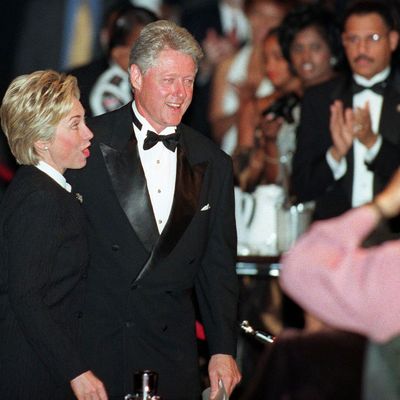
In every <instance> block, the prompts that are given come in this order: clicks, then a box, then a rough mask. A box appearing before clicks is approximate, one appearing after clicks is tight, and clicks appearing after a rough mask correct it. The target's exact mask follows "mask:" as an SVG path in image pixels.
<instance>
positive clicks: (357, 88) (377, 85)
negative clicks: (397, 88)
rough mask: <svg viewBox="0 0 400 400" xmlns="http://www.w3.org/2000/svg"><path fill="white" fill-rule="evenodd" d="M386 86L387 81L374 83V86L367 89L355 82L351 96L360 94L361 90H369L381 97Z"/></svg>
mask: <svg viewBox="0 0 400 400" xmlns="http://www.w3.org/2000/svg"><path fill="white" fill-rule="evenodd" d="M386 86H387V81H382V82H378V83H375V85H372V86H369V87H368V86H362V85H359V84H358V83H357V82H355V81H353V84H352V90H353V94H357V93H360V92H362V91H363V90H366V89H369V90H372V91H373V92H375V93H376V94H380V95H381V96H383V92H384V91H385V89H386Z"/></svg>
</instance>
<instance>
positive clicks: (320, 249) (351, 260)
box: [280, 171, 400, 342]
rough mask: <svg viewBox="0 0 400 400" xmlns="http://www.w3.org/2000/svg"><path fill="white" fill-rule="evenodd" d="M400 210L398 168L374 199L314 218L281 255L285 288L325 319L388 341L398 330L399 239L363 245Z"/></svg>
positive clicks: (282, 284) (336, 324) (342, 326)
mask: <svg viewBox="0 0 400 400" xmlns="http://www.w3.org/2000/svg"><path fill="white" fill-rule="evenodd" d="M399 210H400V171H398V172H397V173H396V174H395V176H394V177H393V179H392V180H391V182H390V183H389V185H388V187H387V188H386V189H385V190H384V191H383V192H382V193H381V194H379V195H378V196H377V197H376V199H375V201H374V202H373V203H372V204H371V205H366V206H363V207H360V208H357V209H354V210H351V211H349V212H347V213H346V214H344V215H342V216H340V217H337V218H334V219H331V220H329V221H323V222H316V223H314V224H313V226H312V227H311V228H310V230H309V232H308V233H306V234H305V235H303V236H302V237H301V238H300V239H299V240H298V242H297V243H296V244H295V245H294V247H293V248H292V249H291V250H290V251H289V252H288V253H287V254H286V255H285V256H284V257H283V262H282V272H281V277H280V283H281V286H282V288H283V290H284V291H285V292H286V293H287V294H288V295H290V296H291V297H293V299H295V300H296V301H297V302H298V303H299V304H300V305H301V306H302V307H304V308H305V309H306V310H307V311H309V312H311V313H313V314H314V315H315V316H317V317H318V318H320V319H321V320H323V321H324V322H326V323H328V324H330V325H332V326H335V327H338V328H342V329H346V330H351V331H355V332H358V333H361V334H364V335H366V336H368V337H370V338H371V339H373V340H375V341H381V342H382V341H386V340H388V339H390V338H391V337H393V336H394V335H396V334H399V333H400V319H399V318H397V316H398V315H399V313H400V302H399V293H400V241H398V240H396V241H388V242H385V243H384V244H382V245H379V246H373V247H370V248H362V247H361V243H362V242H363V240H364V239H365V237H366V236H367V235H368V234H369V233H370V232H371V231H372V230H373V229H374V228H375V227H376V225H377V223H378V222H379V221H380V219H381V218H382V217H385V218H390V217H393V216H395V215H397V214H398V213H399Z"/></svg>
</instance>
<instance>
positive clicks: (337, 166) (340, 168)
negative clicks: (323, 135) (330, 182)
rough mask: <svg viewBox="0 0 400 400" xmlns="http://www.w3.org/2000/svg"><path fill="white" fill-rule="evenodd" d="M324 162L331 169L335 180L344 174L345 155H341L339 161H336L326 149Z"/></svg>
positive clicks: (345, 167) (345, 165) (345, 169)
mask: <svg viewBox="0 0 400 400" xmlns="http://www.w3.org/2000/svg"><path fill="white" fill-rule="evenodd" d="M325 158H326V162H327V163H328V165H329V168H330V169H331V170H332V174H333V177H334V179H335V181H338V180H339V179H340V178H342V177H343V176H344V174H345V173H346V171H347V161H346V158H345V157H342V159H341V160H340V161H336V160H335V159H334V158H333V156H332V154H331V152H330V151H329V150H328V151H327V152H326V157H325Z"/></svg>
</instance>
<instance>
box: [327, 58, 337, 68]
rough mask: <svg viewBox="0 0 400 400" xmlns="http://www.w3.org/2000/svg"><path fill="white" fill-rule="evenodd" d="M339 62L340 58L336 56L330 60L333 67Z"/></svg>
mask: <svg viewBox="0 0 400 400" xmlns="http://www.w3.org/2000/svg"><path fill="white" fill-rule="evenodd" d="M337 62H338V60H337V58H336V57H335V56H332V57H331V58H330V60H329V64H330V65H331V67H335V66H336V64H337Z"/></svg>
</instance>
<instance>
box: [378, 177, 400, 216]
mask: <svg viewBox="0 0 400 400" xmlns="http://www.w3.org/2000/svg"><path fill="white" fill-rule="evenodd" d="M374 203H375V204H376V206H377V207H378V209H379V210H380V212H381V214H382V216H383V217H386V218H392V217H395V216H396V215H398V214H399V213H400V169H399V170H397V172H396V173H395V174H394V175H393V177H392V179H391V180H390V182H389V183H388V185H387V186H386V188H385V189H384V190H383V192H381V193H379V194H378V195H377V196H376V198H375V200H374Z"/></svg>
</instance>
